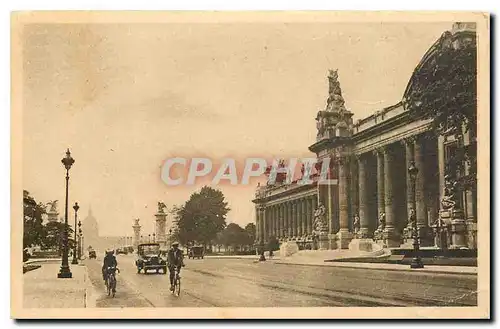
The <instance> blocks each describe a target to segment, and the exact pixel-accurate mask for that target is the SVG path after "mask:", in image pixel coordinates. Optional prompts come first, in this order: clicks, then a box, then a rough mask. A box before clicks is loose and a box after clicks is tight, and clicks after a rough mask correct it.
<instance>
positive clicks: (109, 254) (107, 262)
mask: <svg viewBox="0 0 500 329" xmlns="http://www.w3.org/2000/svg"><path fill="white" fill-rule="evenodd" d="M117 266H118V262H117V261H116V257H115V255H114V250H108V251H106V256H104V260H103V264H102V278H103V280H104V282H106V279H107V277H108V268H109V267H112V268H116V267H117Z"/></svg>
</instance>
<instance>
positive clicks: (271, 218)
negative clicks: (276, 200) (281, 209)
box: [268, 206, 276, 238]
mask: <svg viewBox="0 0 500 329" xmlns="http://www.w3.org/2000/svg"><path fill="white" fill-rule="evenodd" d="M274 210H275V207H274V206H270V207H269V234H268V238H270V237H271V236H273V235H274V219H275V218H276V217H275V214H274Z"/></svg>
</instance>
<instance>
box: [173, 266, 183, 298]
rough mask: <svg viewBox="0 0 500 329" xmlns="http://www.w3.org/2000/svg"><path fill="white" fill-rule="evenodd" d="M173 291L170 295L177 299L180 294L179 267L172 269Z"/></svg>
mask: <svg viewBox="0 0 500 329" xmlns="http://www.w3.org/2000/svg"><path fill="white" fill-rule="evenodd" d="M174 271H175V272H174V289H172V295H175V296H177V297H179V296H180V294H181V276H180V275H179V267H178V266H176V267H175V268H174Z"/></svg>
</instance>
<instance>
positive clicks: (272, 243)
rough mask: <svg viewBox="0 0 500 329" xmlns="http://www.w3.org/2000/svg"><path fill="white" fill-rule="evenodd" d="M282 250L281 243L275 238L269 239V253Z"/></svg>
mask: <svg viewBox="0 0 500 329" xmlns="http://www.w3.org/2000/svg"><path fill="white" fill-rule="evenodd" d="M279 248H280V243H279V241H278V239H277V238H276V237H275V236H271V237H269V241H268V242H267V249H268V250H269V251H275V250H278V249H279Z"/></svg>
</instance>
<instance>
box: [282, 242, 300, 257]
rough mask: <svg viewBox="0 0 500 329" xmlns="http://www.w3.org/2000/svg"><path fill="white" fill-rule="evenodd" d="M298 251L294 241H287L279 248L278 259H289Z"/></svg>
mask: <svg viewBox="0 0 500 329" xmlns="http://www.w3.org/2000/svg"><path fill="white" fill-rule="evenodd" d="M298 251H299V246H298V245H297V243H296V242H295V241H287V242H284V243H282V244H281V246H280V257H289V256H291V255H293V254H295V253H297V252H298Z"/></svg>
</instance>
